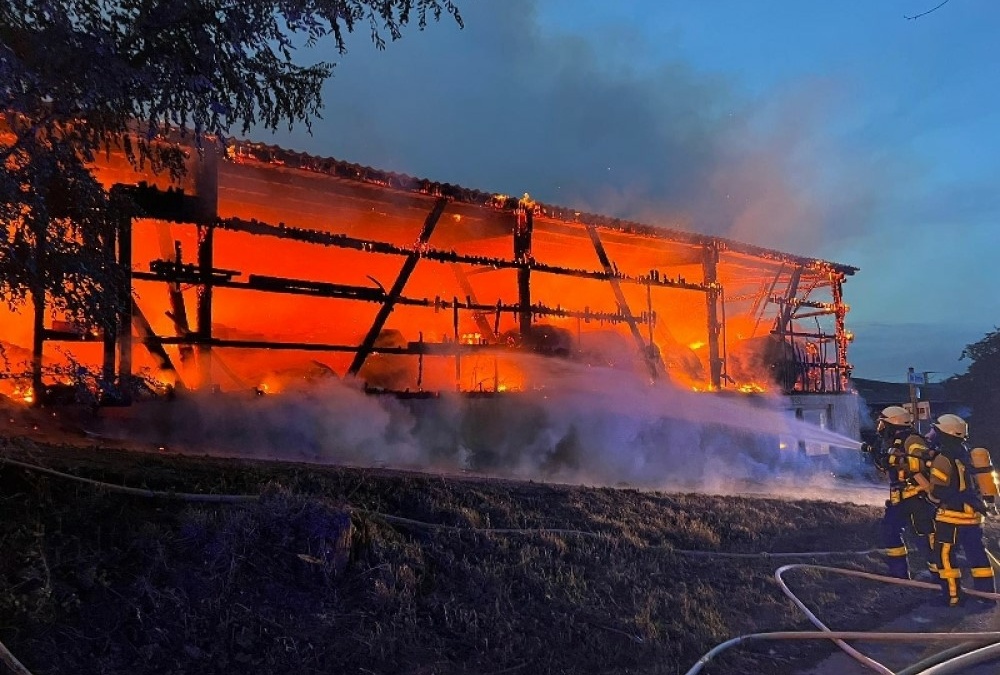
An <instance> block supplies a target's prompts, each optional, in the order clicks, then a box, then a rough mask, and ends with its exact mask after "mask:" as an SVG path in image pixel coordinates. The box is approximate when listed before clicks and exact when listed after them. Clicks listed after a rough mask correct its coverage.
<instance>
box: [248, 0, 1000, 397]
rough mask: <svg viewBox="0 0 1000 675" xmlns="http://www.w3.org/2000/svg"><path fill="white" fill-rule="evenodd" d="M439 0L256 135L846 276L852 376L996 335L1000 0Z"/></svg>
mask: <svg viewBox="0 0 1000 675" xmlns="http://www.w3.org/2000/svg"><path fill="white" fill-rule="evenodd" d="M939 2H940V0H882V1H880V2H872V1H871V0H843V1H841V2H809V1H805V2H803V1H802V0H758V1H757V2H749V1H747V0H704V1H702V2H690V0H688V1H685V2H678V1H675V0H619V1H617V2H612V1H610V0H458V4H459V6H460V8H461V11H462V14H463V18H464V19H465V28H464V29H463V30H460V29H458V27H457V26H456V25H455V24H454V23H453V22H451V21H450V20H447V19H443V20H442V22H441V23H440V24H432V25H431V26H429V27H428V29H427V30H426V31H425V32H424V33H418V32H416V31H412V32H407V34H406V36H405V37H404V38H403V40H401V41H400V42H397V43H393V44H390V45H389V47H388V49H387V50H386V51H385V52H378V51H376V50H375V49H374V47H373V46H371V45H370V43H368V42H367V34H366V33H365V31H361V33H360V34H358V35H356V36H354V38H353V39H352V41H351V43H350V46H351V48H350V51H349V52H348V53H347V54H346V55H345V56H339V55H337V54H335V53H333V50H329V49H328V50H326V51H325V52H324V51H323V50H314V51H311V52H302V53H301V54H300V57H302V58H303V59H305V60H311V59H317V60H318V59H323V60H331V61H336V62H337V64H338V65H337V67H336V69H335V75H334V77H333V79H332V80H330V81H329V82H328V83H327V85H326V87H325V91H324V100H325V104H326V107H325V109H324V111H323V119H322V120H318V121H317V122H316V123H315V124H314V127H313V134H312V135H311V136H310V135H309V134H308V133H306V132H305V130H303V129H296V130H295V131H292V132H291V133H280V134H278V135H275V136H271V135H270V134H263V133H258V134H256V135H255V136H254V139H255V140H261V141H265V142H272V143H278V144H281V145H283V146H286V147H289V148H293V149H296V150H303V151H306V152H310V153H314V154H319V155H326V156H333V157H336V158H338V159H343V160H347V161H350V162H358V163H361V164H367V165H371V166H375V167H378V168H381V169H386V170H392V171H399V172H405V173H409V174H412V175H416V176H420V177H426V178H430V179H433V180H438V181H442V182H452V183H458V184H461V185H463V186H465V187H470V188H478V189H483V190H488V191H493V192H505V193H508V194H521V193H524V192H528V193H530V194H531V195H532V197H534V198H535V199H538V200H540V201H543V202H547V203H552V204H558V205H563V206H572V207H576V208H580V209H584V210H589V211H594V212H598V213H604V214H608V215H614V216H619V217H623V218H630V219H633V220H638V221H640V222H645V223H649V224H652V225H657V224H659V225H667V226H671V227H679V228H682V229H689V230H694V231H697V232H702V233H705V234H714V235H721V236H726V237H731V238H734V239H738V240H740V241H744V242H748V243H752V244H758V245H761V246H767V247H771V248H776V249H779V250H782V251H787V252H790V253H795V254H800V255H806V256H814V257H819V258H824V259H827V260H832V261H835V262H838V263H844V264H847V265H853V266H855V267H858V268H860V270H859V272H858V273H857V274H856V275H855V276H853V277H849V278H848V281H847V283H846V285H845V296H846V300H847V302H848V303H849V304H850V306H851V311H850V313H849V314H848V317H847V318H848V328H849V329H851V330H853V331H854V332H855V334H856V341H855V342H854V344H853V345H852V346H851V350H850V356H851V361H852V362H853V363H854V365H855V372H854V374H855V376H857V377H863V378H875V379H886V380H894V381H903V380H905V377H906V369H907V367H909V366H913V367H914V368H916V370H918V371H932V372H934V373H935V374H934V375H932V380H933V381H937V380H939V379H943V378H944V377H947V376H949V375H951V374H954V373H960V372H964V371H965V369H966V368H967V367H968V364H969V362H968V361H967V360H966V361H960V360H959V357H960V355H961V352H962V349H963V348H964V347H965V345H967V344H969V343H972V342H976V341H978V340H979V339H980V338H982V337H983V336H984V335H986V334H987V333H988V332H990V331H992V330H993V329H994V327H995V326H996V325H997V324H998V323H1000V321H998V317H1000V293H998V290H1000V289H998V283H997V282H996V281H995V278H996V277H995V268H996V266H997V264H998V263H997V261H996V260H995V252H996V249H997V243H998V242H1000V233H997V232H996V230H995V226H996V221H997V220H998V217H1000V134H998V130H1000V81H998V73H1000V63H998V62H1000V47H998V46H997V45H998V43H997V40H996V35H995V33H996V29H997V26H998V25H1000V3H994V2H987V1H986V0H950V1H949V2H947V3H946V4H945V5H944V6H942V7H940V8H939V9H937V10H936V11H933V12H931V13H929V14H927V15H926V16H922V17H920V18H917V19H907V18H906V17H907V16H913V15H917V14H920V13H921V12H926V11H927V10H930V9H932V8H934V7H935V6H936V5H938V4H939Z"/></svg>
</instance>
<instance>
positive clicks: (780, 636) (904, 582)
mask: <svg viewBox="0 0 1000 675" xmlns="http://www.w3.org/2000/svg"><path fill="white" fill-rule="evenodd" d="M791 569H813V570H818V571H825V572H833V573H835V574H843V575H846V576H851V577H856V578H860V579H871V580H874V581H881V582H884V583H890V584H896V585H899V586H909V587H912V588H924V589H930V590H935V591H940V587H939V586H938V585H937V584H932V583H928V582H925V581H916V580H911V579H899V578H897V577H889V576H885V575H882V574H874V573H872V572H862V571H859V570H848V569H843V568H840V567H827V566H824V565H809V564H792V565H784V566H782V567H780V568H779V569H778V570H777V571H775V573H774V576H775V579H776V580H777V582H778V585H779V586H780V587H781V590H782V592H783V593H784V594H785V595H786V596H788V598H789V599H790V600H791V601H792V602H793V603H794V604H795V606H796V607H798V608H799V609H800V610H801V611H802V612H803V613H805V615H806V617H807V618H808V619H809V621H810V622H811V623H812V624H813V625H814V626H816V627H817V628H819V629H820V630H819V632H818V633H817V632H815V631H803V632H801V634H802V635H805V636H813V637H816V638H818V637H819V636H823V637H825V638H826V639H829V640H832V641H833V642H834V643H835V644H836V645H837V646H838V647H840V648H841V649H842V650H843V651H844V652H845V653H846V654H848V655H849V656H850V657H851V658H853V659H855V660H856V661H858V662H859V663H861V664H862V665H863V666H865V667H866V668H869V669H871V670H874V671H875V672H877V673H880V674H881V675H894V674H893V671H892V670H890V669H889V668H887V667H886V666H885V665H883V664H881V663H879V662H878V661H875V660H874V659H872V658H870V657H868V656H865V655H864V654H862V653H861V652H859V651H858V650H856V649H855V648H854V647H851V646H850V645H849V644H847V643H846V642H844V640H845V638H843V637H841V632H837V631H832V630H830V628H829V627H828V626H826V624H824V623H823V622H822V621H820V619H819V618H818V617H817V616H816V615H815V614H813V613H812V612H811V611H810V610H809V608H807V607H806V606H805V603H803V602H802V601H801V600H799V598H798V597H796V596H795V594H794V593H792V591H791V589H789V588H788V585H787V584H786V583H785V581H784V579H783V578H782V575H783V574H784V573H785V572H787V571H788V570H791ZM965 592H966V594H968V595H971V596H975V597H980V598H984V599H988V600H996V601H1000V593H987V592H985V591H977V590H975V589H967V590H966V591H965ZM794 634H796V633H794V632H792V633H765V634H760V633H754V634H751V636H741V637H737V638H733V639H732V640H729V641H727V642H724V643H722V644H720V645H718V646H716V647H715V648H713V649H712V650H710V651H709V652H708V653H706V654H705V656H703V657H702V658H701V659H699V660H698V662H697V663H696V664H695V665H694V666H693V667H692V668H691V669H690V670H688V672H687V674H686V675H695V674H696V673H699V672H701V670H702V668H703V667H704V665H705V664H706V663H708V661H709V660H711V659H712V658H714V657H715V656H717V655H718V654H720V653H721V652H723V651H724V650H725V649H728V648H729V647H733V646H735V645H737V644H740V643H741V642H744V641H745V640H744V639H743V638H747V637H751V638H752V639H765V638H761V637H760V636H761V635H767V636H775V637H768V638H766V639H776V640H786V639H799V638H792V637H788V636H789V635H794ZM858 635H860V636H861V637H862V639H865V640H886V639H897V638H888V637H886V636H889V635H904V636H907V637H908V639H909V641H915V640H927V639H934V638H937V637H939V636H948V637H944V638H942V639H949V640H951V639H956V638H960V639H963V640H964V639H966V638H968V639H970V640H976V641H983V640H987V641H988V640H993V641H997V642H1000V633H998V632H981V633H925V632H913V633H885V632H877V631H876V632H860V633H858ZM970 636H971V637H970ZM852 639H856V638H852ZM978 651H981V650H977V652H978ZM987 655H989V658H993V657H994V656H996V655H998V652H986V653H984V654H981V655H980V656H979V658H980V659H982V660H987ZM963 657H964V654H963V655H960V656H959V657H956V658H963ZM953 660H954V659H950V660H946V661H944V662H942V663H940V664H939V665H935V666H932V667H941V666H946V665H947V664H949V663H951V662H952V661H953ZM978 662H979V661H977V663H978ZM966 665H968V664H966ZM939 672H954V671H939ZM914 673H915V675H926V671H921V670H917V671H914Z"/></svg>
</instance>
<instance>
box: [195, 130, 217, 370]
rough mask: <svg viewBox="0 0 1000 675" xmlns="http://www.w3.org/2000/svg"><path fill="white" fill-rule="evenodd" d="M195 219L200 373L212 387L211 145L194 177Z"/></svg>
mask: <svg viewBox="0 0 1000 675" xmlns="http://www.w3.org/2000/svg"><path fill="white" fill-rule="evenodd" d="M195 193H196V195H197V201H196V203H195V210H196V212H195V214H194V219H195V222H196V223H197V226H198V267H199V270H200V273H201V277H202V281H201V286H200V287H199V289H198V307H197V318H198V337H199V339H200V340H201V341H202V344H200V345H199V347H198V362H199V363H198V370H199V372H200V373H201V384H202V385H203V386H204V385H209V386H211V384H212V347H211V340H212V269H213V267H214V257H215V252H214V250H215V241H214V240H215V221H216V220H217V219H218V217H219V163H218V150H217V149H216V148H215V146H214V145H209V146H207V147H205V148H203V149H202V150H201V152H200V153H199V156H198V166H197V171H196V173H195Z"/></svg>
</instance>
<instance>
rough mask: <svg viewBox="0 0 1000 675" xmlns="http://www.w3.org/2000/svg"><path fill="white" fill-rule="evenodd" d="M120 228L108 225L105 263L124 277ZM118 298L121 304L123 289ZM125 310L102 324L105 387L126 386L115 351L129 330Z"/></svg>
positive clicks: (116, 225)
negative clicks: (118, 246)
mask: <svg viewBox="0 0 1000 675" xmlns="http://www.w3.org/2000/svg"><path fill="white" fill-rule="evenodd" d="M119 229H120V226H119V224H118V223H108V225H107V228H106V232H105V236H104V250H103V252H104V261H105V264H107V265H108V267H109V268H111V269H117V270H118V271H119V273H121V274H122V275H123V276H124V274H125V270H124V268H123V266H122V264H121V260H120V258H119V255H118V253H117V251H116V244H117V242H116V241H115V240H116V239H117V236H116V235H117V234H118V230H119ZM116 266H117V267H116ZM119 283H120V284H124V280H120V281H119ZM116 297H117V299H118V302H119V303H120V302H121V298H122V288H121V287H119V288H118V289H117V294H116ZM122 310H123V308H122V307H121V306H119V307H118V312H117V313H116V315H115V316H114V317H106V318H105V319H104V320H103V321H102V322H101V323H102V326H101V329H102V337H101V340H102V342H103V354H102V356H103V363H102V366H101V377H102V378H103V379H104V382H105V385H106V386H108V387H111V386H112V385H113V384H114V383H115V380H116V379H117V380H118V382H119V383H120V384H119V386H123V385H124V380H123V379H121V378H118V377H117V373H116V370H117V368H116V366H117V363H116V361H117V357H116V353H115V350H116V349H117V347H118V332H119V331H125V330H127V327H128V324H127V323H125V321H124V316H123V315H122Z"/></svg>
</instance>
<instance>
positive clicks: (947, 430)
mask: <svg viewBox="0 0 1000 675" xmlns="http://www.w3.org/2000/svg"><path fill="white" fill-rule="evenodd" d="M934 431H935V441H936V442H937V443H938V454H937V456H936V457H935V458H934V462H933V463H932V464H931V477H930V478H931V489H930V492H929V493H928V498H929V499H930V501H931V503H933V504H935V505H936V506H937V513H936V515H935V517H934V558H935V562H936V563H937V565H938V576H939V577H940V580H941V589H942V592H943V594H944V600H945V603H946V604H947V605H948V606H950V607H955V606H958V605H961V604H963V603H964V596H963V593H962V583H961V577H962V571H961V570H960V569H959V568H957V567H955V549H956V548H957V547H961V548H962V550H963V552H964V553H965V559H966V561H967V562H968V565H969V571H970V573H971V574H972V586H973V588H975V589H976V590H979V591H987V592H990V593H994V592H996V584H995V581H994V578H993V567H992V565H990V559H989V556H988V555H987V553H986V547H985V546H984V545H983V519H984V516H985V514H986V513H988V512H995V508H996V506H995V504H994V502H995V500H996V496H997V490H996V474H995V473H994V472H993V467H992V465H991V464H988V465H987V467H977V464H981V463H982V460H981V457H980V458H978V461H977V462H975V463H974V462H973V457H972V454H971V453H970V452H969V449H968V447H966V445H965V440H966V439H967V438H968V436H969V427H968V425H967V424H966V423H965V420H963V419H962V418H961V417H959V416H958V415H941V417H939V418H938V419H937V422H935V423H934ZM976 450H982V449H981V448H977V449H976ZM984 452H985V451H984ZM987 457H988V453H987ZM980 469H982V471H980ZM984 474H989V476H988V482H989V484H990V486H991V487H990V486H987V490H983V489H982V488H981V487H980V480H981V476H982V477H983V479H982V482H983V483H984V484H985V483H986V482H987V480H986V479H985V478H986V477H985V476H984ZM986 492H991V493H992V494H984V493H986ZM983 603H985V604H984V607H992V606H993V603H992V601H983Z"/></svg>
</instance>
